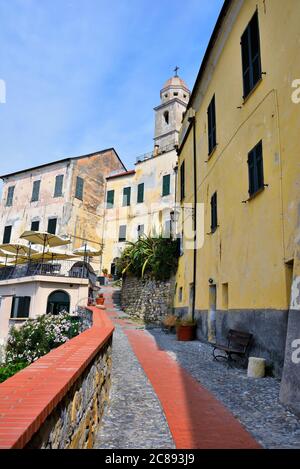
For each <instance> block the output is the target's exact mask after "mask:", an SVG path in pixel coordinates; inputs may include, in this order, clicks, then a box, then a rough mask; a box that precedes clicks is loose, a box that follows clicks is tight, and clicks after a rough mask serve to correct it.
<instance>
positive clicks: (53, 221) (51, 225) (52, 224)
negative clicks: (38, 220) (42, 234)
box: [47, 218, 57, 234]
mask: <svg viewBox="0 0 300 469" xmlns="http://www.w3.org/2000/svg"><path fill="white" fill-rule="evenodd" d="M56 225H57V218H49V220H48V229H47V232H48V233H51V234H55V233H56Z"/></svg>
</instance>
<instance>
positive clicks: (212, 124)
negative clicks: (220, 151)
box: [207, 95, 217, 155]
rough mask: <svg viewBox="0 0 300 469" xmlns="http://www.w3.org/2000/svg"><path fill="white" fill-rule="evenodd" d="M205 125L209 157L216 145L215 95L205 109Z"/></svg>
mask: <svg viewBox="0 0 300 469" xmlns="http://www.w3.org/2000/svg"><path fill="white" fill-rule="evenodd" d="M207 123H208V154H209V155H210V154H211V153H212V152H213V150H214V149H215V147H216V145H217V131H216V100H215V95H214V96H213V98H212V100H211V102H210V104H209V106H208V109H207Z"/></svg>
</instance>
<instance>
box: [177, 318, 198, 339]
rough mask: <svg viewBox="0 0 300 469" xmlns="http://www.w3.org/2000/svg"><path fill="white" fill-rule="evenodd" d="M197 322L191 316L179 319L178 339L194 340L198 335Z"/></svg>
mask: <svg viewBox="0 0 300 469" xmlns="http://www.w3.org/2000/svg"><path fill="white" fill-rule="evenodd" d="M196 327H197V323H196V321H194V320H193V319H191V318H183V319H179V320H177V323H176V334H177V340H180V341H189V340H194V339H195V336H196Z"/></svg>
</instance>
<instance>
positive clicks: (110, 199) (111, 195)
mask: <svg viewBox="0 0 300 469" xmlns="http://www.w3.org/2000/svg"><path fill="white" fill-rule="evenodd" d="M114 202H115V191H114V190H110V191H107V194H106V207H107V208H113V206H114Z"/></svg>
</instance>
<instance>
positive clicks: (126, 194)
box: [123, 187, 131, 207]
mask: <svg viewBox="0 0 300 469" xmlns="http://www.w3.org/2000/svg"><path fill="white" fill-rule="evenodd" d="M130 196H131V187H124V189H123V207H127V206H129V205H130Z"/></svg>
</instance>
